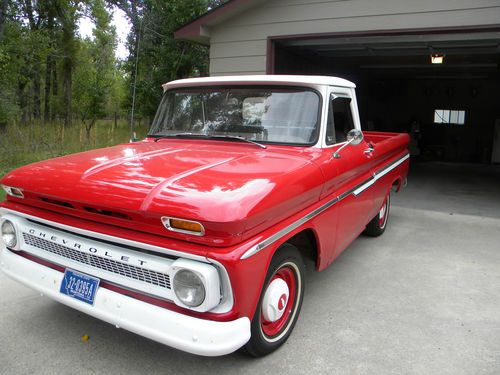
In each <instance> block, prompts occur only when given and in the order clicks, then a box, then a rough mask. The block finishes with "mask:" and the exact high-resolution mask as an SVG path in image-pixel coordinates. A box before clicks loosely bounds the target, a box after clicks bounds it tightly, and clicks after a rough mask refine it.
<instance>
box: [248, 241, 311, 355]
mask: <svg viewBox="0 0 500 375" xmlns="http://www.w3.org/2000/svg"><path fill="white" fill-rule="evenodd" d="M304 275H305V267H304V262H303V260H302V257H301V255H300V253H299V251H298V250H297V248H296V247H295V246H293V245H292V244H288V243H287V244H284V245H283V246H282V247H281V248H280V249H279V250H278V251H277V253H276V254H275V255H274V257H273V259H272V261H271V264H270V266H269V270H268V271H267V275H266V280H265V283H264V287H263V289H262V293H261V296H260V300H259V305H258V306H257V310H256V311H255V314H254V317H253V320H252V324H251V333H252V336H251V338H250V341H249V342H248V343H247V344H246V346H245V350H246V352H247V353H249V354H250V355H252V356H254V357H261V356H264V355H266V354H269V353H271V352H273V351H274V350H276V349H277V348H279V347H280V346H281V345H282V344H283V343H284V342H285V341H286V340H287V339H288V337H289V336H290V334H291V332H292V330H293V327H294V326H295V323H296V322H297V318H298V316H299V313H300V308H301V306H302V299H303V296H304Z"/></svg>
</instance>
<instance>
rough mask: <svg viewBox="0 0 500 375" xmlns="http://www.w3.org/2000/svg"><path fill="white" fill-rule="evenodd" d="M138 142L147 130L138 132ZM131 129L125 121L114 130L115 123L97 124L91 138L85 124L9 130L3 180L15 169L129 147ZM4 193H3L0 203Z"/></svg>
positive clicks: (1, 155)
mask: <svg viewBox="0 0 500 375" xmlns="http://www.w3.org/2000/svg"><path fill="white" fill-rule="evenodd" d="M135 131H136V133H137V137H138V138H139V139H142V138H144V136H145V135H146V134H147V131H148V129H147V128H146V127H137V126H136V129H135ZM129 139H130V128H129V127H128V124H127V122H126V121H119V122H118V124H117V126H114V122H113V121H112V120H101V121H98V122H97V123H96V125H95V127H94V128H93V129H92V131H91V133H90V137H89V138H88V137H87V135H86V132H85V128H84V126H83V124H74V125H73V126H71V127H69V128H64V126H62V125H61V124H57V123H53V124H42V123H40V124H36V123H35V124H33V125H31V126H7V127H6V128H5V129H3V130H2V131H0V177H1V176H3V175H5V174H6V173H8V172H10V171H11V170H13V169H16V168H18V167H21V166H23V165H26V164H30V163H34V162H36V161H40V160H46V159H50V158H54V157H57V156H62V155H67V154H72V153H75V152H81V151H86V150H91V149H95V148H101V147H108V146H113V145H115V144H119V143H126V142H128V141H129ZM4 198H5V192H4V191H3V189H0V201H3V200H4Z"/></svg>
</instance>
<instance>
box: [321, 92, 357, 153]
mask: <svg viewBox="0 0 500 375" xmlns="http://www.w3.org/2000/svg"><path fill="white" fill-rule="evenodd" d="M351 129H354V121H353V119H352V112H351V98H342V97H337V98H334V99H333V100H330V105H329V108H328V120H327V125H326V144H327V145H333V144H335V143H340V142H345V141H346V139H347V133H348V132H349V130H351Z"/></svg>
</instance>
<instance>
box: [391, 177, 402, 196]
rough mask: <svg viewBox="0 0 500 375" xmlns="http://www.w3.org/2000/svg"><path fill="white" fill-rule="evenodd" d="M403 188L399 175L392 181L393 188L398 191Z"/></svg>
mask: <svg viewBox="0 0 500 375" xmlns="http://www.w3.org/2000/svg"><path fill="white" fill-rule="evenodd" d="M400 189H401V179H400V178H399V177H398V178H397V179H396V180H395V181H394V182H393V183H392V190H394V191H395V192H396V193H397V192H398V191H399V190H400Z"/></svg>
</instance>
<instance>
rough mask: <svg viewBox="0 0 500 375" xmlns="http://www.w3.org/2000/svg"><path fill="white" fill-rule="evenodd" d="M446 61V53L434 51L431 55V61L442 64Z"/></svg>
mask: <svg viewBox="0 0 500 375" xmlns="http://www.w3.org/2000/svg"><path fill="white" fill-rule="evenodd" d="M443 62H444V54H442V53H433V54H432V55H431V63H432V64H442V63H443Z"/></svg>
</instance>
